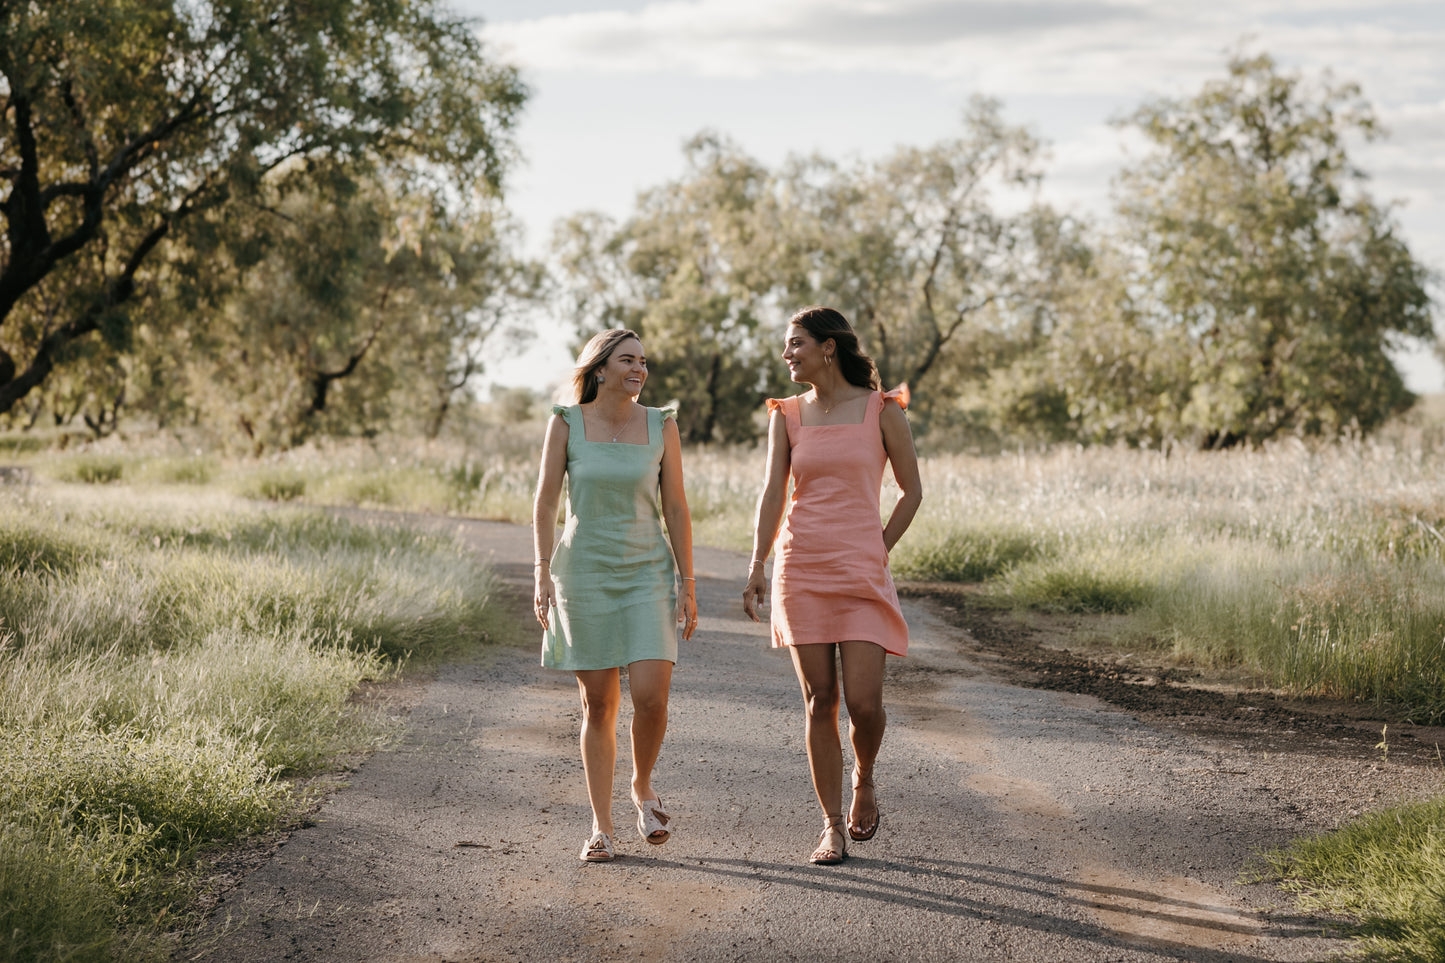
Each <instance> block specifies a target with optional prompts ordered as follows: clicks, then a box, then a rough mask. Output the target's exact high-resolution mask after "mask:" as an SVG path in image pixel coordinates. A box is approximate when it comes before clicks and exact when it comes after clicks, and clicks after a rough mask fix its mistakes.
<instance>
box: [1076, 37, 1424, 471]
mask: <svg viewBox="0 0 1445 963" xmlns="http://www.w3.org/2000/svg"><path fill="white" fill-rule="evenodd" d="M1130 121H1131V123H1132V124H1133V125H1134V126H1135V127H1137V128H1138V129H1139V130H1140V131H1142V132H1143V134H1144V135H1145V136H1146V137H1147V138H1148V139H1149V140H1150V141H1151V142H1152V144H1153V147H1154V151H1153V153H1152V154H1150V155H1149V156H1148V157H1147V158H1146V159H1144V160H1143V161H1142V162H1141V163H1140V164H1138V165H1137V166H1135V167H1133V168H1132V169H1130V170H1128V171H1126V172H1125V174H1124V176H1123V177H1122V179H1121V182H1120V187H1121V190H1120V192H1119V195H1120V198H1121V200H1120V203H1119V211H1120V214H1121V230H1122V236H1121V238H1120V242H1121V244H1122V245H1123V249H1124V250H1125V251H1127V252H1131V253H1134V254H1137V258H1136V260H1135V268H1134V270H1133V271H1132V272H1131V276H1130V277H1129V279H1128V284H1127V289H1128V290H1129V292H1130V297H1131V299H1132V303H1133V309H1134V311H1135V312H1136V314H1137V318H1138V324H1139V326H1140V327H1139V333H1140V335H1141V336H1152V338H1153V339H1154V340H1155V343H1156V344H1157V345H1158V346H1159V348H1161V349H1166V348H1167V350H1169V351H1171V352H1175V353H1176V355H1178V356H1179V357H1180V360H1181V363H1180V364H1179V365H1178V370H1179V374H1180V379H1179V380H1178V381H1176V382H1175V383H1174V384H1173V388H1172V391H1173V398H1172V401H1173V408H1174V410H1175V411H1176V412H1177V423H1176V424H1175V425H1173V426H1167V425H1166V426H1165V428H1166V429H1167V430H1168V431H1169V433H1172V434H1176V435H1191V436H1193V437H1197V438H1198V440H1199V441H1200V442H1201V443H1202V444H1205V445H1208V446H1215V447H1217V446H1227V445H1232V444H1237V443H1240V442H1251V443H1252V442H1258V441H1262V440H1265V439H1268V438H1272V437H1275V436H1277V435H1280V434H1282V433H1304V434H1333V433H1336V432H1339V431H1341V430H1345V429H1349V428H1352V427H1354V428H1358V429H1361V430H1369V429H1371V428H1373V427H1375V426H1377V425H1378V424H1380V422H1381V421H1383V420H1384V419H1385V418H1386V417H1388V416H1389V415H1390V414H1391V413H1392V412H1395V411H1398V410H1401V409H1402V408H1404V407H1407V406H1408V405H1409V404H1410V403H1411V401H1412V400H1413V399H1412V396H1411V395H1410V393H1409V392H1408V391H1407V390H1406V388H1405V386H1404V383H1403V381H1402V379H1401V377H1400V374H1399V372H1398V371H1397V370H1396V368H1395V366H1394V364H1393V363H1392V362H1391V360H1390V357H1389V354H1388V350H1387V349H1389V348H1390V347H1391V346H1392V345H1397V344H1401V343H1404V342H1406V341H1408V339H1427V340H1428V339H1432V338H1433V325H1432V319H1431V307H1432V306H1431V302H1430V298H1429V296H1428V293H1427V283H1428V279H1429V272H1428V271H1427V269H1426V268H1425V267H1424V266H1423V265H1422V264H1421V263H1420V262H1418V261H1417V260H1416V259H1415V258H1414V257H1413V255H1412V254H1411V252H1410V250H1409V247H1408V246H1407V245H1406V243H1405V241H1404V240H1403V239H1402V238H1401V237H1400V236H1399V234H1398V233H1397V227H1396V225H1395V224H1394V222H1393V221H1392V219H1391V217H1390V215H1389V210H1388V208H1386V207H1382V206H1380V205H1378V204H1376V203H1375V202H1374V201H1373V200H1372V199H1371V198H1370V196H1369V194H1368V193H1367V192H1366V191H1365V189H1364V186H1363V182H1364V175H1363V173H1362V172H1360V171H1359V170H1358V169H1356V167H1355V166H1354V165H1353V164H1352V163H1351V161H1350V158H1349V156H1348V153H1347V149H1346V147H1347V144H1348V142H1349V141H1350V140H1351V139H1352V138H1354V137H1363V138H1373V137H1375V136H1377V135H1378V134H1379V126H1378V122H1377V119H1376V117H1375V114H1374V111H1373V110H1372V109H1371V107H1370V105H1369V104H1368V103H1367V102H1366V101H1365V100H1364V98H1363V97H1362V95H1361V92H1360V90H1359V88H1358V87H1357V86H1356V85H1353V84H1336V83H1333V82H1330V81H1329V80H1328V79H1326V80H1325V81H1323V82H1321V83H1319V84H1311V83H1307V82H1306V81H1305V80H1304V79H1302V78H1301V77H1300V76H1298V75H1295V74H1289V73H1285V72H1282V71H1281V70H1280V69H1279V68H1278V67H1277V65H1276V64H1275V62H1274V61H1273V60H1272V59H1271V58H1270V57H1268V56H1263V55H1261V56H1255V57H1236V58H1234V59H1233V60H1232V61H1231V62H1230V64H1229V68H1228V74H1227V76H1226V77H1224V78H1223V79H1220V80H1215V81H1211V82H1209V83H1207V84H1205V86H1204V88H1203V89H1202V90H1201V91H1200V93H1198V94H1197V95H1195V96H1193V97H1189V98H1184V99H1178V100H1176V99H1168V98H1166V99H1159V100H1155V101H1151V102H1149V103H1146V104H1145V105H1144V106H1142V107H1141V108H1139V110H1137V111H1136V112H1135V113H1134V114H1133V116H1132V118H1131V119H1130ZM1114 383H1116V384H1117V383H1119V382H1118V381H1117V380H1116V381H1115V382H1114ZM1100 390H1102V391H1104V392H1106V393H1107V391H1108V387H1107V385H1105V386H1100Z"/></svg>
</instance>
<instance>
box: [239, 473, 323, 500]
mask: <svg viewBox="0 0 1445 963" xmlns="http://www.w3.org/2000/svg"><path fill="white" fill-rule="evenodd" d="M237 492H238V493H239V494H241V495H243V496H244V497H246V498H260V499H264V500H265V501H268V502H290V501H295V500H296V499H298V498H300V497H301V496H302V495H305V494H306V479H305V478H304V477H303V476H302V475H300V474H298V473H297V472H295V471H288V470H286V469H274V468H272V469H266V470H262V471H257V472H253V473H251V474H248V475H247V476H246V477H245V478H244V479H242V480H241V482H240V483H239V484H238V485H237Z"/></svg>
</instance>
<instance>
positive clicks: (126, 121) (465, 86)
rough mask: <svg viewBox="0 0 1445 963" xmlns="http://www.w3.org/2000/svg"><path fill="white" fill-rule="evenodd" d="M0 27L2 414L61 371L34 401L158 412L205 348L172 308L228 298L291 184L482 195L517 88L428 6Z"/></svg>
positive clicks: (119, 6) (26, 9) (310, 189)
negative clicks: (186, 359) (258, 230)
mask: <svg viewBox="0 0 1445 963" xmlns="http://www.w3.org/2000/svg"><path fill="white" fill-rule="evenodd" d="M0 37H4V38H5V39H4V42H3V44H0V94H3V96H4V97H5V109H4V110H3V111H0V170H4V171H6V172H7V173H6V178H7V180H8V181H9V185H10V193H9V194H8V195H7V198H8V200H7V203H6V205H5V207H4V216H5V219H6V230H5V231H4V232H0V255H3V256H0V264H3V269H0V412H4V411H10V410H11V409H12V408H13V407H14V406H15V405H16V404H17V403H18V402H19V401H20V400H21V399H22V398H25V397H26V396H27V395H28V394H29V393H30V392H31V391H33V390H35V389H36V388H37V387H39V386H41V385H43V384H45V383H46V382H47V381H48V380H50V379H52V377H55V376H56V373H57V371H59V372H61V374H60V377H59V379H58V382H63V383H56V384H55V385H54V387H53V389H52V390H51V391H49V392H47V394H48V397H43V398H41V399H40V400H41V401H42V402H43V403H45V404H46V405H49V406H50V407H51V408H52V410H53V411H54V413H55V417H56V418H57V420H58V421H60V422H61V423H68V421H69V419H71V418H73V417H75V416H76V415H77V414H78V413H82V412H83V413H84V414H85V416H86V418H87V421H88V423H89V424H91V427H92V430H93V431H95V432H96V433H97V434H103V433H107V432H108V431H110V430H113V427H114V419H115V414H116V412H117V411H118V410H119V408H120V406H121V405H122V404H123V403H126V401H127V399H130V400H132V401H134V400H136V395H140V396H141V398H140V400H141V401H142V402H143V403H145V404H147V405H149V406H153V407H156V408H158V409H159V408H163V407H164V406H163V405H162V401H163V400H164V395H165V392H164V385H165V384H166V382H167V378H166V375H168V374H169V375H172V376H173V375H174V374H175V371H176V368H177V367H178V366H177V365H176V359H177V357H178V356H181V355H184V354H185V353H186V352H188V351H190V350H194V349H197V348H204V347H205V344H204V343H203V342H204V340H205V336H206V332H205V325H204V324H200V325H197V328H198V332H193V331H190V330H185V331H181V332H176V331H173V330H171V329H170V328H169V327H168V324H169V322H170V321H172V320H173V315H174V314H176V313H181V314H184V313H187V312H190V313H192V314H200V315H205V314H208V313H211V312H212V311H214V310H215V309H216V307H217V306H218V305H219V304H221V303H222V302H224V301H225V300H226V298H225V295H226V292H227V290H228V289H229V288H231V287H232V286H234V284H235V281H236V279H235V277H234V273H233V272H232V271H231V270H230V269H231V268H232V267H233V266H234V265H235V264H240V265H247V264H252V265H254V264H256V263H258V262H259V261H260V260H261V258H263V257H264V256H266V253H267V252H266V249H265V245H264V243H262V241H261V239H259V238H256V237H255V236H254V234H250V235H249V236H248V232H249V231H251V230H252V228H253V226H254V225H255V224H257V223H258V222H268V223H271V225H272V226H273V227H274V226H275V224H277V223H280V219H277V218H274V217H273V213H279V212H280V211H279V210H278V208H279V207H281V206H283V205H284V202H285V200H286V199H287V198H289V197H292V196H296V197H301V196H310V197H319V198H321V199H322V201H323V202H327V201H329V202H337V203H339V202H340V201H341V200H342V199H343V198H345V196H346V194H347V192H348V191H350V190H351V189H352V187H353V186H354V185H355V184H356V183H357V182H358V181H360V182H367V183H388V184H394V185H401V186H402V188H403V189H402V190H401V193H402V194H404V195H415V194H420V195H422V196H439V195H440V194H442V193H445V192H450V194H451V195H452V196H454V197H458V198H463V197H471V196H473V193H474V192H476V191H480V192H482V193H485V194H489V195H495V194H496V193H497V192H498V191H499V190H500V187H501V183H502V178H503V174H504V172H505V170H506V169H507V167H508V166H509V164H510V163H511V161H512V159H513V156H514V153H515V150H514V147H513V144H512V142H511V133H510V130H511V127H512V124H513V122H514V120H515V118H516V115H517V113H518V111H519V110H520V108H521V105H522V102H523V100H524V99H525V95H526V91H525V88H524V87H523V86H522V84H521V83H520V82H519V80H518V78H517V76H516V73H515V71H514V70H512V69H511V68H508V67H504V66H498V65H496V64H494V63H493V62H492V61H491V60H490V59H489V58H488V57H487V56H486V54H485V52H484V50H483V48H482V44H481V42H480V40H479V39H478V37H477V34H476V32H475V30H474V29H473V26H472V25H471V24H469V23H467V22H465V21H463V20H460V19H457V18H456V17H454V16H453V15H452V14H451V13H450V12H449V10H448V8H447V7H446V6H444V5H443V4H441V3H438V2H434V0H414V2H406V3H394V2H391V0H359V2H357V0H320V2H313V3H308V4H303V5H296V4H292V5H285V6H283V7H274V5H271V4H267V3H263V2H260V0H204V2H199V3H181V4H154V3H151V4H147V3H135V2H125V3H114V2H109V0H73V2H67V3H63V4H36V3H20V4H5V5H3V6H0ZM350 223H352V224H353V225H354V224H355V223H356V222H355V220H354V219H352V220H351V221H350ZM228 241H229V242H234V248H235V260H234V261H229V260H228V259H227V258H215V257H214V256H213V255H215V254H216V253H217V251H222V250H232V248H231V247H228V246H227V244H226V243H225V242H228ZM355 243H356V244H359V245H365V244H367V243H369V241H368V240H367V238H366V235H365V234H364V233H359V234H357V235H356V236H355ZM344 244H345V242H344V241H342V240H340V239H337V238H335V237H329V238H327V246H325V247H320V248H317V249H316V250H314V251H311V252H308V253H311V254H316V255H318V256H317V257H316V259H315V263H316V264H317V266H318V267H320V266H324V265H325V264H326V263H327V257H326V255H327V254H328V253H336V252H340V253H341V254H342V256H343V259H345V258H346V257H349V254H348V253H347V251H346V248H345V247H344ZM303 260H310V259H303ZM298 269H299V270H302V271H304V270H305V267H304V266H303V265H298ZM338 281H339V282H341V285H342V286H341V287H339V288H338V289H337V290H338V291H340V290H344V285H345V281H346V278H345V277H344V276H340V277H338ZM324 289H325V283H324V282H323V283H322V284H321V288H320V289H318V291H319V293H322V294H324V293H325V290H324ZM158 306H165V307H168V308H169V309H170V310H169V311H157V310H154V309H155V308H157V307H158ZM363 330H364V328H363ZM323 339H324V335H323ZM448 347H455V346H454V345H448ZM335 350H336V351H337V352H339V353H341V355H342V357H343V360H344V359H345V357H346V352H347V351H355V347H354V345H352V346H350V347H348V345H347V344H346V343H345V339H342V341H341V343H339V344H337V345H336V346H335ZM322 363H324V364H329V363H330V361H329V359H327V360H324V361H323V362H322ZM321 370H329V369H321ZM157 393H159V400H158V398H157ZM38 415H39V407H38V406H37V407H36V408H35V409H33V410H32V413H31V418H32V420H33V419H34V418H36V417H38Z"/></svg>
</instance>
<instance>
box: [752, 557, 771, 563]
mask: <svg viewBox="0 0 1445 963" xmlns="http://www.w3.org/2000/svg"><path fill="white" fill-rule="evenodd" d="M767 561H768V560H767V559H765V558H755V559H753V565H765V564H767Z"/></svg>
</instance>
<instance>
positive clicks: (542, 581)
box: [532, 566, 556, 629]
mask: <svg viewBox="0 0 1445 963" xmlns="http://www.w3.org/2000/svg"><path fill="white" fill-rule="evenodd" d="M555 592H556V589H555V588H554V587H553V585H552V573H551V571H549V570H548V569H547V568H546V567H545V566H539V567H538V568H537V584H536V587H535V588H533V589H532V614H533V615H535V616H536V617H537V621H538V622H541V623H542V628H544V629H549V628H551V626H550V625H549V624H548V618H549V616H550V613H551V611H552V600H553V598H554V596H555Z"/></svg>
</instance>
